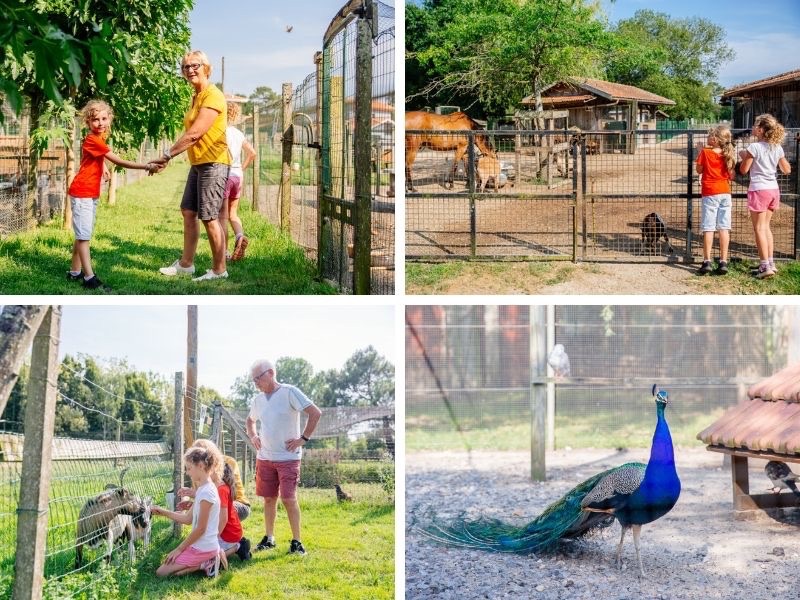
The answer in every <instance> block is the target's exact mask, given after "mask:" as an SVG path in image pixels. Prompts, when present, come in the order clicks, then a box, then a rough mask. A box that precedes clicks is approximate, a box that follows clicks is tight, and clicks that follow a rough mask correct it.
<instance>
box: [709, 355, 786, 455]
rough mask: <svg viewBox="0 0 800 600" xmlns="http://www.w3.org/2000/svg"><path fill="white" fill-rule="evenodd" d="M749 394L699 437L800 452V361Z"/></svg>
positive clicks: (745, 446) (716, 442)
mask: <svg viewBox="0 0 800 600" xmlns="http://www.w3.org/2000/svg"><path fill="white" fill-rule="evenodd" d="M747 395H748V398H749V399H748V400H745V401H744V402H742V403H741V404H739V405H737V406H734V407H732V408H730V409H728V410H727V411H725V413H724V414H723V415H722V416H721V417H720V418H719V419H717V420H716V421H714V422H713V423H712V424H711V425H709V426H708V427H706V428H705V429H704V430H703V431H701V432H700V433H698V434H697V439H699V440H701V441H702V442H704V443H706V444H709V445H711V446H724V447H726V448H739V449H747V450H753V451H761V452H775V453H778V454H800V363H798V364H795V365H790V366H788V367H786V368H785V369H782V370H781V371H778V372H777V373H775V374H774V375H772V376H770V377H767V378H766V379H763V380H761V381H759V382H758V383H756V384H753V385H752V386H750V389H749V390H748V391H747Z"/></svg>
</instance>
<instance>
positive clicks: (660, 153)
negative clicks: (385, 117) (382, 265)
mask: <svg viewBox="0 0 800 600" xmlns="http://www.w3.org/2000/svg"><path fill="white" fill-rule="evenodd" d="M415 133H419V132H416V131H408V132H407V134H409V135H413V134H415ZM435 133H437V134H442V135H458V136H466V137H468V138H473V137H474V136H475V135H476V132H458V133H453V132H435ZM479 133H480V134H481V135H484V136H487V137H488V138H489V139H490V140H491V142H492V146H493V148H495V149H496V151H497V155H496V160H497V162H498V163H499V169H498V168H497V167H496V166H495V165H492V166H493V171H494V172H493V173H492V179H493V185H489V186H483V190H482V191H479V189H480V188H479V187H478V178H479V172H480V170H481V169H480V160H481V155H480V152H479V150H478V147H477V145H475V144H474V143H473V144H472V148H471V149H470V150H469V152H468V153H467V156H468V157H471V159H466V161H468V160H473V161H474V163H473V165H472V166H471V167H469V166H468V165H463V164H458V165H455V166H454V165H453V164H452V154H453V153H452V152H449V153H448V152H435V151H432V150H420V152H419V153H418V154H417V156H416V160H415V163H414V185H415V188H416V192H414V193H411V192H409V193H407V194H406V258H407V259H409V260H427V261H438V260H449V259H464V258H467V259H484V260H573V261H578V260H583V261H626V262H638V261H661V262H664V261H683V262H685V263H691V262H694V261H695V260H697V259H699V257H700V256H701V255H702V231H701V226H700V225H701V223H700V221H701V212H702V201H701V194H700V181H699V176H698V175H697V174H696V173H695V169H694V162H695V160H696V158H697V155H698V152H699V149H700V147H701V146H702V145H703V144H704V143H705V140H706V135H707V133H706V132H705V131H694V130H671V131H669V132H668V133H667V132H665V131H661V130H642V131H636V132H624V131H623V132H617V131H615V132H613V133H611V132H607V131H591V132H579V133H576V132H574V131H571V130H568V131H509V130H498V131H491V130H490V131H481V132H479ZM799 140H800V134H798V131H796V130H791V131H788V132H787V136H786V140H785V142H784V146H783V147H784V152H785V154H786V157H787V160H789V162H790V164H791V165H792V173H791V174H790V175H788V176H783V175H780V174H779V177H778V183H779V186H780V189H781V206H780V209H779V210H778V211H776V212H775V214H774V217H773V220H772V231H773V235H774V239H775V256H776V258H781V259H794V258H796V257H797V256H800V249H799V248H798V235H797V232H798V230H800V214H798V212H797V210H796V205H797V201H798V188H800V173H799V172H798V154H799V152H798V145H800V141H799ZM750 141H751V140H750V139H749V138H748V137H747V136H740V137H739V138H738V139H737V140H736V150H737V152H738V151H739V150H741V149H743V148H745V147H746V146H747V144H748V143H749V142H750ZM492 158H494V157H492ZM453 171H454V172H455V174H456V175H455V185H454V187H453V189H446V188H445V187H444V184H445V182H446V181H447V179H448V176H449V174H450V173H452V172H453ZM747 184H748V181H747V179H746V178H744V179H742V178H737V179H736V180H734V181H733V182H732V184H731V187H732V190H731V191H732V198H733V210H732V228H731V254H732V256H733V257H734V258H741V259H750V258H756V257H757V253H756V248H755V240H754V237H753V230H752V224H751V221H750V215H749V212H748V210H747Z"/></svg>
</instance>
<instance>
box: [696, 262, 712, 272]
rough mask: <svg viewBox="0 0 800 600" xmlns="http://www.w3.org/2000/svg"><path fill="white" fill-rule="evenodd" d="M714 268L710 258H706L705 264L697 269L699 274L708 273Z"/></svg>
mask: <svg viewBox="0 0 800 600" xmlns="http://www.w3.org/2000/svg"><path fill="white" fill-rule="evenodd" d="M713 270H714V269H713V268H712V266H711V261H710V260H704V261H703V264H702V265H701V266H700V268H699V269H697V274H698V275H708V274H709V273H711V271H713Z"/></svg>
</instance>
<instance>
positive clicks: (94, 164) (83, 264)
mask: <svg viewBox="0 0 800 600" xmlns="http://www.w3.org/2000/svg"><path fill="white" fill-rule="evenodd" d="M81 117H82V118H83V122H84V123H85V124H86V126H87V127H88V128H89V134H88V135H87V136H86V138H85V139H84V140H83V145H82V148H81V165H80V168H79V169H78V173H77V174H76V175H75V178H74V179H73V180H72V183H71V184H70V186H69V196H70V206H71V207H72V229H73V231H74V232H75V243H74V244H73V245H72V265H71V268H70V270H69V271H67V279H68V280H69V281H79V282H81V283H82V284H83V287H85V288H87V289H91V290H94V289H97V288H100V287H102V288H104V289H106V290H107V289H108V287H107V286H105V285H104V284H103V282H102V281H100V279H99V278H98V277H97V275H95V274H94V271H93V270H92V259H91V256H90V254H89V241H90V240H91V239H92V232H93V231H94V223H95V218H96V216H97V205H98V203H99V201H100V182H101V180H102V178H103V175H104V172H105V163H104V159H108V160H109V161H111V162H112V163H114V164H115V165H119V166H121V167H125V168H126V169H144V170H147V171H148V172H149V173H152V172H153V171H156V170H158V169H157V167H156V166H155V165H153V164H146V165H145V164H140V163H135V162H130V161H128V160H124V159H122V158H120V157H119V156H117V155H116V154H114V153H113V152H111V149H110V148H109V147H108V146H107V145H106V139H107V138H108V134H109V132H110V130H111V121H112V120H113V119H114V112H113V111H112V110H111V107H110V106H109V105H108V104H106V103H105V102H103V101H102V100H92V101H91V102H89V103H88V104H87V105H86V106H85V107H84V109H83V110H82V111H81Z"/></svg>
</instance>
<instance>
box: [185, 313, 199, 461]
mask: <svg viewBox="0 0 800 600" xmlns="http://www.w3.org/2000/svg"><path fill="white" fill-rule="evenodd" d="M186 309H187V317H188V323H187V325H188V326H187V328H186V389H185V391H184V394H183V447H184V448H188V447H189V446H191V445H192V444H194V435H193V431H194V430H193V429H192V420H193V419H192V417H193V414H194V413H193V412H192V408H193V405H194V402H193V400H196V398H197V305H189V306H187V307H186Z"/></svg>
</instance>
